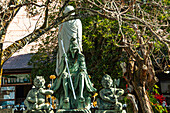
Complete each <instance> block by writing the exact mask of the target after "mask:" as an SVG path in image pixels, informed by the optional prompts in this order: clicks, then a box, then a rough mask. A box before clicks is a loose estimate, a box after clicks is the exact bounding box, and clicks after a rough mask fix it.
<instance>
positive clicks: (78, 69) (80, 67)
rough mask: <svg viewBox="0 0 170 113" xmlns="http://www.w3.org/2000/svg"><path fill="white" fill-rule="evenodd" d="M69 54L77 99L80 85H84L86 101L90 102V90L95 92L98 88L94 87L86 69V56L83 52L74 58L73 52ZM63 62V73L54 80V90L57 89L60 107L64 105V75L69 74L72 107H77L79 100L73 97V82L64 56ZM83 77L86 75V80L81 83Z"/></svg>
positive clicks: (68, 82)
mask: <svg viewBox="0 0 170 113" xmlns="http://www.w3.org/2000/svg"><path fill="white" fill-rule="evenodd" d="M67 55H68V64H69V70H70V74H71V79H72V82H73V86H74V89H75V92H76V96H77V100H78V99H79V97H80V95H79V94H80V92H79V88H80V87H79V86H80V85H84V90H83V96H84V98H85V101H86V102H85V103H87V104H88V103H89V102H87V101H91V100H90V96H91V95H90V93H89V92H95V91H96V89H95V88H94V87H93V85H92V82H91V81H90V78H89V76H88V73H87V70H86V64H85V57H84V55H83V54H82V53H77V56H76V57H75V58H72V57H71V54H67ZM61 62H63V63H61V64H62V65H61V67H62V70H61V71H62V72H60V73H61V75H60V76H59V77H58V78H56V80H55V81H54V83H53V86H52V90H54V91H55V94H56V97H57V98H58V99H59V100H60V102H59V104H60V107H62V103H63V99H64V89H63V77H65V76H67V82H66V84H68V87H69V88H68V89H69V90H68V94H69V98H70V97H71V98H70V101H71V102H70V103H71V108H76V107H77V102H76V100H74V99H73V92H72V89H71V83H70V80H69V75H68V73H67V69H66V65H65V63H64V62H65V61H64V58H63V60H61ZM82 77H84V81H83V82H82V84H79V82H80V81H81V80H82ZM64 84H65V83H64ZM86 106H89V105H86Z"/></svg>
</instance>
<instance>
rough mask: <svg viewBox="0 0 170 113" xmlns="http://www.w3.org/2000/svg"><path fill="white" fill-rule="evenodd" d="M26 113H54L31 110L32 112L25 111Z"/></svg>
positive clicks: (52, 112)
mask: <svg viewBox="0 0 170 113" xmlns="http://www.w3.org/2000/svg"><path fill="white" fill-rule="evenodd" d="M25 113H54V111H53V110H30V111H27V110H26V111H25Z"/></svg>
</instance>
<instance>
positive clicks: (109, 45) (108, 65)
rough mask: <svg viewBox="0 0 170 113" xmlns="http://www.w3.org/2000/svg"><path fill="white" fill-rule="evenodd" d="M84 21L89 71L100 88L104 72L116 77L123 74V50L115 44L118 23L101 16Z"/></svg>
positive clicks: (84, 44)
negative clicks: (121, 60) (121, 64)
mask: <svg viewBox="0 0 170 113" xmlns="http://www.w3.org/2000/svg"><path fill="white" fill-rule="evenodd" d="M82 23H83V51H84V52H83V53H84V54H85V57H86V64H87V69H88V73H89V74H90V75H91V76H92V81H93V82H94V83H95V87H97V88H99V87H101V83H100V80H101V79H102V76H103V75H104V74H109V75H111V76H112V77H114V78H118V77H121V76H122V73H121V69H120V66H119V64H120V58H121V54H122V50H121V49H120V48H118V47H116V46H115V44H114V36H115V35H116V31H117V30H118V27H117V26H118V23H117V22H116V21H110V20H108V19H102V18H100V17H99V16H96V17H90V18H85V19H82Z"/></svg>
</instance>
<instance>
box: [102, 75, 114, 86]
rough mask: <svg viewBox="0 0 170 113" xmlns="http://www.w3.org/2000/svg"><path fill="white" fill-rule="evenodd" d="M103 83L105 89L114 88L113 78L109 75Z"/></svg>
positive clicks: (103, 79)
mask: <svg viewBox="0 0 170 113" xmlns="http://www.w3.org/2000/svg"><path fill="white" fill-rule="evenodd" d="M101 82H102V86H103V87H104V88H110V87H112V86H113V80H112V78H111V77H110V76H109V75H108V74H106V75H104V76H103V78H102V81H101Z"/></svg>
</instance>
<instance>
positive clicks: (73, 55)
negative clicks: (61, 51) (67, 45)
mask: <svg viewBox="0 0 170 113" xmlns="http://www.w3.org/2000/svg"><path fill="white" fill-rule="evenodd" d="M76 52H77V49H73V50H71V56H72V58H75V54H76Z"/></svg>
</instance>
